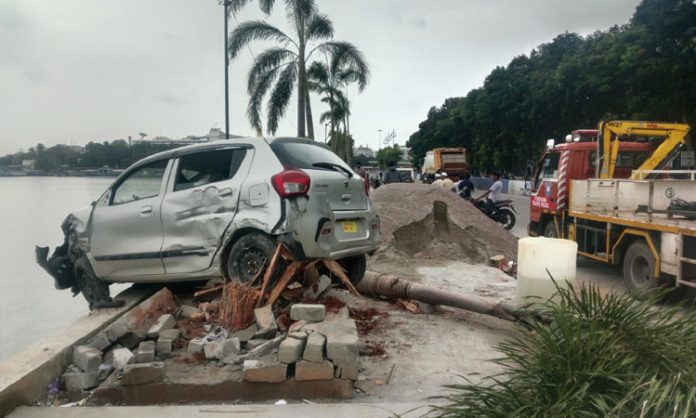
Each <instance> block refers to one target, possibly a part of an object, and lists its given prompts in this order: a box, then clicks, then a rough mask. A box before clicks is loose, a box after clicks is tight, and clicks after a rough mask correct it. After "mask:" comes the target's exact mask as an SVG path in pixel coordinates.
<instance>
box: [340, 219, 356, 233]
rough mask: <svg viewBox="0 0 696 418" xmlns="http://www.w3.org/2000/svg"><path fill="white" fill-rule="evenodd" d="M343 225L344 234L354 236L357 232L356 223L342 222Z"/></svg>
mask: <svg viewBox="0 0 696 418" xmlns="http://www.w3.org/2000/svg"><path fill="white" fill-rule="evenodd" d="M342 224H343V232H345V233H346V234H355V233H356V232H358V223H357V222H342Z"/></svg>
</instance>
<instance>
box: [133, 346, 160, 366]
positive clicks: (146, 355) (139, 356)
mask: <svg viewBox="0 0 696 418" xmlns="http://www.w3.org/2000/svg"><path fill="white" fill-rule="evenodd" d="M133 361H134V362H135V363H150V362H153V361H155V342H154V341H143V342H141V343H140V345H139V346H138V351H137V352H136V353H135V357H134V359H133Z"/></svg>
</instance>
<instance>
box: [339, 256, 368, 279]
mask: <svg viewBox="0 0 696 418" xmlns="http://www.w3.org/2000/svg"><path fill="white" fill-rule="evenodd" d="M338 264H340V265H341V267H343V270H345V271H346V275H347V276H348V279H350V282H351V283H353V285H357V284H358V283H360V281H361V280H362V279H363V277H365V271H366V270H367V257H365V254H361V255H355V256H353V257H348V258H343V259H341V260H338Z"/></svg>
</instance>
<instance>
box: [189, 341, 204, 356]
mask: <svg viewBox="0 0 696 418" xmlns="http://www.w3.org/2000/svg"><path fill="white" fill-rule="evenodd" d="M204 347H205V340H203V339H202V338H194V339H193V340H191V341H189V343H188V347H186V352H187V353H190V354H195V353H201V352H203V349H204Z"/></svg>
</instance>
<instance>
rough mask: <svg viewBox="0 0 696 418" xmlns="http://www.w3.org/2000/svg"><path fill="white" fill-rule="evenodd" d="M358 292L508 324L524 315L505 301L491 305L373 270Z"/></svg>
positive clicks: (467, 296) (365, 278)
mask: <svg viewBox="0 0 696 418" xmlns="http://www.w3.org/2000/svg"><path fill="white" fill-rule="evenodd" d="M357 289H358V291H359V292H360V293H361V294H363V295H369V296H377V297H383V298H386V299H392V300H395V299H412V300H417V301H419V302H423V303H429V304H431V305H444V306H451V307H454V308H460V309H465V310H467V311H472V312H476V313H480V314H483V315H491V316H495V317H496V318H500V319H505V320H508V321H517V320H518V319H520V314H519V313H518V312H517V309H516V307H514V306H511V305H508V304H504V303H502V302H489V301H487V300H485V299H483V298H480V297H478V296H472V295H467V294H463V293H455V292H450V291H447V290H442V289H437V288H434V287H428V286H423V285H422V284H418V283H413V282H410V281H408V280H404V279H401V278H399V277H395V276H390V275H387V274H379V273H375V272H372V271H368V272H366V273H365V277H363V279H362V280H361V281H360V282H359V283H358V286H357Z"/></svg>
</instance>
